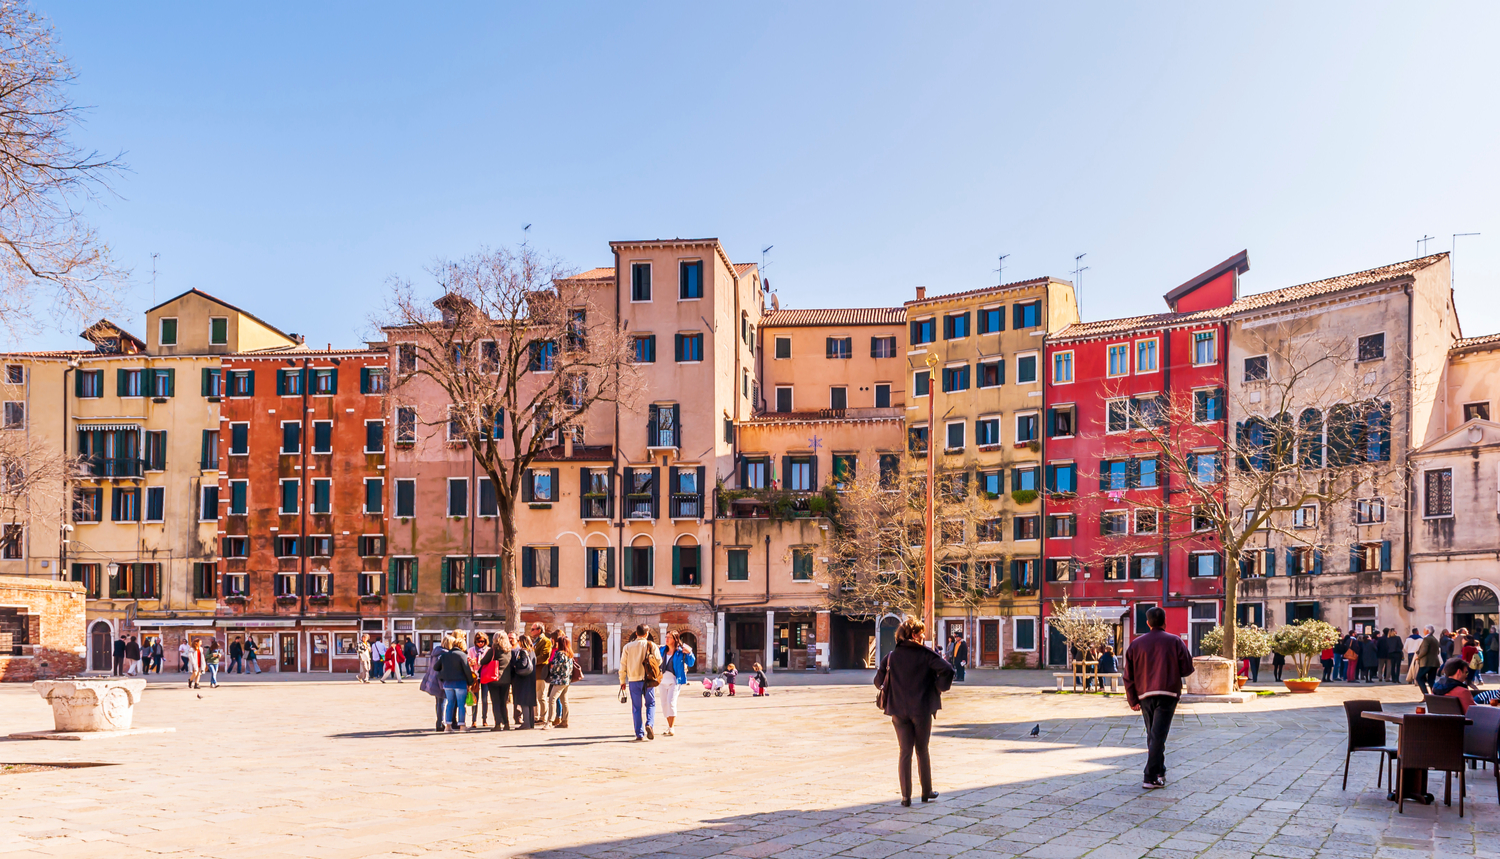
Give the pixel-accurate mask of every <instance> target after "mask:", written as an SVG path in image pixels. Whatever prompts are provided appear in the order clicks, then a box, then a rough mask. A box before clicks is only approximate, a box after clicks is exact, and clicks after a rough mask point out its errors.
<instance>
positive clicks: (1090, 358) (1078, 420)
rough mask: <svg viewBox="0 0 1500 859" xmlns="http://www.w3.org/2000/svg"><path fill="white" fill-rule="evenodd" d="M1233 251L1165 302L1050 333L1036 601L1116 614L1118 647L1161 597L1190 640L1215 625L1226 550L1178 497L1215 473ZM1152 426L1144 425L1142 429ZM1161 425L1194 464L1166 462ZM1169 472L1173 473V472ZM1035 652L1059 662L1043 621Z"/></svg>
mask: <svg viewBox="0 0 1500 859" xmlns="http://www.w3.org/2000/svg"><path fill="white" fill-rule="evenodd" d="M1248 268H1249V262H1248V260H1247V259H1246V257H1245V255H1244V254H1243V253H1241V254H1239V255H1237V256H1235V257H1232V258H1230V259H1229V260H1226V261H1224V262H1223V263H1221V264H1220V265H1218V266H1215V267H1214V268H1212V269H1210V270H1209V271H1207V272H1204V273H1203V274H1201V275H1199V276H1198V277H1196V278H1194V279H1193V280H1190V281H1188V282H1187V283H1185V284H1183V285H1182V286H1180V287H1178V288H1177V289H1175V290H1173V291H1172V292H1170V293H1168V294H1167V296H1166V299H1167V303H1168V306H1169V307H1171V308H1172V311H1171V312H1168V313H1162V314H1157V315H1154V316H1143V317H1135V318H1130V319H1115V320H1106V321H1103V322H1090V323H1078V324H1075V325H1071V326H1069V327H1068V328H1065V329H1063V330H1062V331H1061V332H1059V333H1058V334H1057V335H1054V336H1053V337H1050V338H1048V342H1047V345H1046V348H1045V360H1046V368H1047V385H1046V423H1045V428H1044V435H1045V442H1044V447H1043V456H1044V460H1045V463H1046V470H1045V475H1044V485H1045V489H1046V491H1045V493H1044V497H1045V501H1044V507H1043V514H1044V517H1043V551H1042V558H1043V560H1042V579H1043V582H1042V589H1043V590H1042V597H1043V600H1042V608H1043V614H1044V617H1045V616H1046V615H1048V614H1049V613H1051V611H1052V610H1053V604H1054V603H1056V602H1057V601H1060V600H1062V599H1064V598H1066V599H1067V600H1068V602H1069V604H1070V605H1081V606H1086V607H1089V610H1090V611H1091V612H1094V613H1095V614H1097V615H1098V616H1099V617H1101V618H1103V619H1106V620H1108V621H1111V622H1113V623H1114V624H1115V649H1116V651H1117V652H1118V651H1119V650H1120V649H1122V648H1123V647H1124V646H1125V645H1126V644H1128V642H1129V640H1130V639H1131V637H1133V636H1134V635H1137V634H1139V633H1141V632H1144V631H1145V630H1146V621H1145V614H1146V611H1147V610H1148V609H1150V608H1152V607H1154V606H1161V607H1162V608H1164V609H1166V612H1167V629H1168V630H1169V631H1171V632H1173V633H1177V634H1179V635H1183V636H1184V637H1186V638H1187V640H1188V642H1189V644H1190V646H1192V647H1193V648H1194V652H1195V653H1196V652H1197V641H1198V638H1199V636H1201V635H1202V634H1203V633H1204V632H1207V631H1208V630H1210V629H1212V628H1213V627H1214V626H1215V625H1216V624H1218V623H1219V620H1220V617H1221V614H1222V610H1223V602H1222V601H1223V594H1224V577H1223V572H1224V559H1223V555H1222V553H1221V552H1220V550H1219V547H1218V546H1217V544H1216V540H1215V538H1213V537H1212V536H1211V535H1206V534H1203V533H1201V532H1199V531H1197V530H1196V529H1195V527H1194V522H1193V519H1192V516H1191V515H1189V514H1187V513H1186V511H1184V515H1169V514H1168V512H1167V511H1165V510H1163V509H1162V508H1164V507H1169V506H1171V507H1183V506H1185V505H1186V504H1187V502H1186V499H1187V498H1188V497H1189V496H1188V495H1187V494H1186V493H1184V492H1183V491H1182V489H1183V487H1182V484H1183V482H1184V481H1186V480H1198V481H1201V482H1205V483H1207V482H1219V481H1222V479H1223V475H1224V468H1225V464H1224V449H1223V448H1224V441H1223V439H1224V438H1225V437H1226V436H1225V432H1226V426H1227V424H1226V420H1227V418H1226V399H1225V387H1226V385H1225V380H1226V366H1227V363H1226V362H1227V354H1228V344H1227V327H1226V324H1225V322H1224V321H1223V318H1222V317H1223V314H1224V308H1225V307H1227V306H1228V305H1229V304H1231V303H1232V302H1233V301H1234V300H1235V297H1236V295H1237V283H1238V276H1239V274H1240V273H1242V272H1244V271H1246V270H1247V269H1248ZM1153 428H1154V430H1153ZM1162 433H1165V434H1166V436H1167V437H1168V438H1169V439H1170V442H1169V443H1170V445H1171V446H1172V447H1173V448H1174V449H1176V450H1177V451H1179V453H1180V455H1182V456H1183V457H1185V461H1186V462H1187V463H1188V464H1190V466H1191V468H1192V470H1193V472H1194V473H1193V474H1192V475H1191V476H1189V475H1187V474H1184V473H1182V472H1183V469H1181V468H1177V469H1174V468H1171V467H1169V466H1168V465H1167V464H1166V463H1165V462H1164V461H1163V457H1162V455H1161V450H1160V445H1159V444H1158V443H1157V442H1156V441H1155V440H1154V439H1155V438H1160V437H1161V435H1162ZM1174 472H1176V473H1174ZM1047 642H1048V643H1047V653H1046V657H1047V662H1048V663H1049V664H1054V665H1058V664H1063V663H1065V662H1066V652H1065V646H1064V645H1063V642H1062V640H1061V637H1060V636H1059V635H1057V634H1056V632H1054V631H1053V630H1052V629H1051V628H1050V626H1049V627H1048V636H1047Z"/></svg>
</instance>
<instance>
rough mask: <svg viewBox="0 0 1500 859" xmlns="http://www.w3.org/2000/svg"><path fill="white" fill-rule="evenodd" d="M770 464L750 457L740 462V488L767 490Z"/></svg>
mask: <svg viewBox="0 0 1500 859" xmlns="http://www.w3.org/2000/svg"><path fill="white" fill-rule="evenodd" d="M769 467H770V463H769V462H768V461H767V460H765V459H761V458H759V457H748V458H745V459H742V460H741V461H740V488H741V489H765V488H766V486H767V482H766V481H767V474H768V471H769Z"/></svg>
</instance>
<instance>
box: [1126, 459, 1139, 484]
mask: <svg viewBox="0 0 1500 859" xmlns="http://www.w3.org/2000/svg"><path fill="white" fill-rule="evenodd" d="M1125 485H1126V486H1128V487H1130V488H1131V489H1139V488H1140V487H1141V461H1140V460H1139V459H1132V460H1130V462H1128V463H1126V465H1125Z"/></svg>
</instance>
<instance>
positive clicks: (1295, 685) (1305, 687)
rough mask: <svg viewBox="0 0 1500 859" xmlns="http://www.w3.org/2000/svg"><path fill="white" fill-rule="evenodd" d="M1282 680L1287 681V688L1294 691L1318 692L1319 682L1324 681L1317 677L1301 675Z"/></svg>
mask: <svg viewBox="0 0 1500 859" xmlns="http://www.w3.org/2000/svg"><path fill="white" fill-rule="evenodd" d="M1281 682H1282V683H1285V684H1286V688H1287V689H1290V690H1291V691H1293V692H1316V691H1318V684H1319V683H1322V682H1323V681H1322V680H1319V679H1318V678H1316V677H1300V678H1296V679H1292V680H1283V681H1281Z"/></svg>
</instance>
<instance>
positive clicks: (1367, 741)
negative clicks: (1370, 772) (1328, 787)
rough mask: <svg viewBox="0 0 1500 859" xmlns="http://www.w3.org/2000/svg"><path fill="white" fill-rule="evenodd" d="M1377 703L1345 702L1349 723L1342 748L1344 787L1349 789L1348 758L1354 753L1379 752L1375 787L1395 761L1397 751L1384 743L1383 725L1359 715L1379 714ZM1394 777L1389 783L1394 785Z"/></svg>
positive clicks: (1346, 719)
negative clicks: (1345, 742)
mask: <svg viewBox="0 0 1500 859" xmlns="http://www.w3.org/2000/svg"><path fill="white" fill-rule="evenodd" d="M1380 710H1381V708H1380V702H1379V701H1368V700H1363V701H1345V702H1344V719H1345V721H1347V722H1348V723H1349V740H1348V744H1347V745H1346V746H1345V747H1344V787H1343V788H1342V789H1343V790H1348V789H1349V756H1350V755H1352V754H1354V753H1355V752H1379V753H1380V754H1381V755H1382V759H1381V767H1380V769H1379V770H1378V771H1376V773H1375V786H1376V787H1380V780H1381V778H1382V776H1384V775H1385V774H1386V771H1387V770H1388V769H1390V766H1391V762H1392V761H1394V760H1395V759H1396V752H1397V749H1396V747H1395V746H1391V745H1387V744H1386V742H1385V723H1384V722H1382V721H1379V720H1378V719H1366V718H1365V717H1364V716H1362V715H1360V714H1361V713H1369V712H1375V713H1378V712H1380ZM1394 779H1395V776H1392V777H1391V779H1390V783H1391V784H1392V785H1394V784H1395V781H1394Z"/></svg>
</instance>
